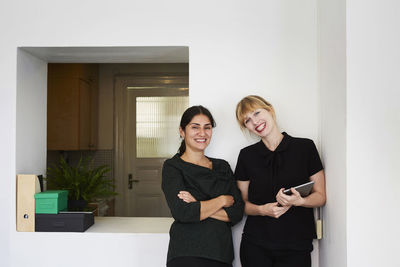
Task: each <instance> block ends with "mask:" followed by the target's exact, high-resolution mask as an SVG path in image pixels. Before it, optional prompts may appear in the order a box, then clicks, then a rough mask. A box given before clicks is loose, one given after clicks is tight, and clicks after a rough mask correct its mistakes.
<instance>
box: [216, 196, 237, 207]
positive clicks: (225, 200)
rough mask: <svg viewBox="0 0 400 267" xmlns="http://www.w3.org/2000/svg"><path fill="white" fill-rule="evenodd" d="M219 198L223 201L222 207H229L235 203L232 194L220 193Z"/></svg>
mask: <svg viewBox="0 0 400 267" xmlns="http://www.w3.org/2000/svg"><path fill="white" fill-rule="evenodd" d="M218 198H219V199H221V200H222V201H223V205H222V207H224V208H228V207H230V206H232V205H233V203H235V200H234V199H233V196H230V195H220V196H219V197H218Z"/></svg>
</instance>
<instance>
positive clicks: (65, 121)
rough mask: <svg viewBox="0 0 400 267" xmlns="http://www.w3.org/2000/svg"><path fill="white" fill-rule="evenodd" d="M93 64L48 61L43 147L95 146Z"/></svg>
mask: <svg viewBox="0 0 400 267" xmlns="http://www.w3.org/2000/svg"><path fill="white" fill-rule="evenodd" d="M98 69H99V68H98V65H97V64H59V63H49V64H48V84H47V150H93V149H96V147H97V131H98V126H97V125H98V80H99V78H98V77H99V72H98Z"/></svg>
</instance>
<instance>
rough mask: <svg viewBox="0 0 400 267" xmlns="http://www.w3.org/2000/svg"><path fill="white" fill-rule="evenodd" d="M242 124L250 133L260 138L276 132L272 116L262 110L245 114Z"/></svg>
mask: <svg viewBox="0 0 400 267" xmlns="http://www.w3.org/2000/svg"><path fill="white" fill-rule="evenodd" d="M243 124H244V126H245V127H246V128H247V129H248V130H249V131H250V132H251V133H254V134H256V135H258V136H260V137H261V138H264V137H267V136H268V135H269V134H270V133H272V132H274V131H277V127H276V122H275V119H274V116H273V114H271V112H269V111H268V110H266V109H263V108H258V109H256V110H254V111H250V112H248V113H246V115H245V116H244V122H243Z"/></svg>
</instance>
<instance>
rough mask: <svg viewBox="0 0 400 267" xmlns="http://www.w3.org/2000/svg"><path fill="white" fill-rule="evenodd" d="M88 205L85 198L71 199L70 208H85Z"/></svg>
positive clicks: (69, 201)
mask: <svg viewBox="0 0 400 267" xmlns="http://www.w3.org/2000/svg"><path fill="white" fill-rule="evenodd" d="M87 205H88V202H87V201H86V200H83V199H69V200H68V210H83V209H84V208H86V207H87Z"/></svg>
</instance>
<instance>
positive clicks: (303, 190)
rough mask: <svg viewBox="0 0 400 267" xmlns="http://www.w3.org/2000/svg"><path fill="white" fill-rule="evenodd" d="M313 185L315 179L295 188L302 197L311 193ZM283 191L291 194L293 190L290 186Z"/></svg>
mask: <svg viewBox="0 0 400 267" xmlns="http://www.w3.org/2000/svg"><path fill="white" fill-rule="evenodd" d="M313 185H314V181H311V182H308V183H305V184H301V185H298V186H295V187H293V188H294V189H296V190H297V191H298V192H299V193H300V195H301V196H302V197H306V196H308V195H309V194H310V193H311V189H312V188H313ZM283 193H285V194H286V195H291V194H292V191H290V188H289V189H285V190H283Z"/></svg>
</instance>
